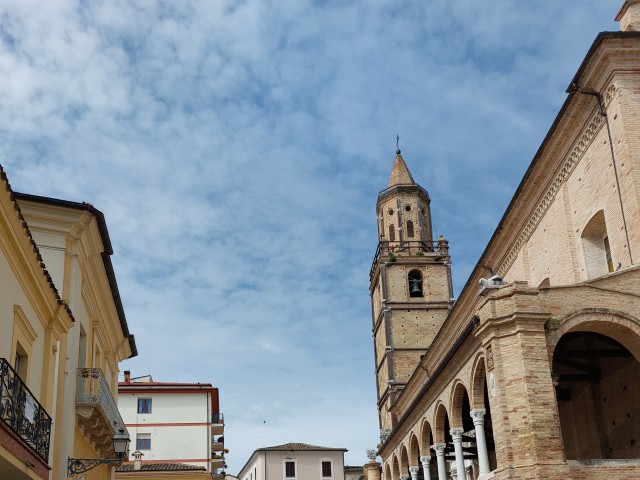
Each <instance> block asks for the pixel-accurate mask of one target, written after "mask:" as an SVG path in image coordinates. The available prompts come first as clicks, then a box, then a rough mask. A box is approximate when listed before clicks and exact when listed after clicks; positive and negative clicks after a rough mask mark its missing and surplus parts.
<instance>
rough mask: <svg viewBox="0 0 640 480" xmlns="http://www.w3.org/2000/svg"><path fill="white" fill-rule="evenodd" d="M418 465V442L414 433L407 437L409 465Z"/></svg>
mask: <svg viewBox="0 0 640 480" xmlns="http://www.w3.org/2000/svg"><path fill="white" fill-rule="evenodd" d="M419 465H420V443H419V442H418V437H416V435H415V433H412V434H411V436H410V437H409V466H410V467H417V466H419Z"/></svg>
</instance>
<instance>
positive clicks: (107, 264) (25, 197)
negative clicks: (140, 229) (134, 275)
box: [14, 192, 138, 358]
mask: <svg viewBox="0 0 640 480" xmlns="http://www.w3.org/2000/svg"><path fill="white" fill-rule="evenodd" d="M14 195H15V197H16V199H18V200H21V201H25V202H33V203H40V204H44V205H51V206H55V207H63V208H71V209H74V210H83V211H86V212H88V213H90V214H91V215H93V217H94V218H95V219H96V223H97V224H98V231H99V232H100V239H101V240H102V244H103V246H104V251H103V252H102V254H101V257H102V263H103V265H104V270H105V273H106V274H107V280H108V281H109V287H110V289H111V296H112V298H113V303H114V304H115V307H116V312H117V313H118V319H119V320H120V327H121V328H122V333H123V335H124V337H125V338H126V339H128V340H129V347H130V348H131V356H130V357H129V358H133V357H136V356H137V355H138V348H137V347H136V342H135V338H134V335H132V334H131V333H130V332H129V326H128V325H127V318H126V316H125V314H124V307H123V305H122V298H121V297H120V291H119V290H118V283H117V282H116V274H115V271H114V269H113V264H112V263H111V255H113V247H112V245H111V239H110V238H109V232H108V231H107V222H106V221H105V218H104V214H103V213H102V212H101V211H100V210H98V209H97V208H95V207H94V206H93V205H91V204H90V203H85V202H82V203H79V202H73V201H70V200H61V199H58V198H51V197H43V196H40V195H31V194H28V193H19V192H14Z"/></svg>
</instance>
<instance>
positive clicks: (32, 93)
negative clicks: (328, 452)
mask: <svg viewBox="0 0 640 480" xmlns="http://www.w3.org/2000/svg"><path fill="white" fill-rule="evenodd" d="M620 3H621V2H620V0H606V1H602V0H585V1H583V2H557V1H555V0H544V1H539V2H527V1H520V2H513V1H506V0H499V1H492V2H473V1H469V0H458V1H456V2H450V1H445V0H436V1H432V2H422V3H419V4H416V3H412V2H406V1H403V2H391V1H376V2H364V1H357V0H351V1H349V0H335V1H311V0H295V1H294V0H284V1H283V0H279V1H277V2H275V1H258V0H246V1H231V0H220V1H216V2H182V1H176V2H162V1H153V0H145V1H141V2H128V1H124V0H121V1H110V2H81V1H76V2H74V1H62V0H60V1H57V0H55V1H49V2H40V1H34V0H31V1H28V0H5V1H4V2H3V3H2V5H1V6H0V112H2V113H1V114H0V162H2V164H3V165H4V166H5V168H6V169H7V171H8V173H9V175H10V178H11V180H12V184H13V186H14V187H15V188H16V189H17V190H20V191H25V192H29V193H35V194H40V195H49V196H54V197H61V198H66V199H71V200H79V201H81V200H84V201H88V202H91V203H93V204H94V205H95V206H96V207H98V208H99V209H101V210H102V211H103V212H104V213H105V215H106V218H107V222H108V225H109V231H110V234H111V237H112V241H113V243H114V247H115V251H116V254H115V255H114V258H113V261H114V264H115V267H116V273H117V276H118V282H119V286H120V290H121V294H122V297H123V299H124V302H125V309H126V312H127V318H128V321H129V324H130V328H131V330H132V332H133V333H135V334H136V339H137V342H138V347H139V351H140V356H139V357H138V358H136V359H133V360H131V361H128V362H127V363H126V365H125V367H126V368H130V369H132V370H133V374H134V375H136V374H137V373H140V374H145V373H147V372H148V371H151V373H152V374H153V375H154V376H155V377H156V378H157V379H166V380H179V379H180V380H194V381H211V382H213V383H215V384H217V385H218V386H219V387H220V388H221V392H222V406H223V409H224V410H225V414H226V418H227V423H228V427H227V429H228V432H227V435H226V439H227V444H228V447H229V448H230V449H231V453H230V455H229V457H228V463H229V465H230V469H229V470H230V472H234V473H235V472H236V471H237V470H238V469H239V468H240V467H241V466H242V464H243V463H244V461H245V460H246V459H247V458H248V456H249V455H250V453H251V452H252V451H253V450H254V449H255V448H258V447H261V446H266V445H270V444H277V443H284V442H286V441H294V440H297V441H305V440H306V441H309V442H311V443H319V444H327V445H332V446H338V447H346V448H349V449H350V452H349V453H348V454H347V461H348V462H349V463H352V464H357V463H362V462H364V461H365V449H366V448H373V447H375V444H376V443H377V442H378V437H377V419H376V407H375V401H376V399H375V388H374V386H375V377H374V370H373V358H372V357H373V354H372V340H371V324H370V312H369V308H370V307H369V297H368V270H369V267H370V262H371V260H372V256H373V253H374V250H375V246H376V232H375V217H374V205H375V200H376V195H377V193H378V191H379V190H381V189H383V188H384V187H385V186H386V183H387V180H388V175H389V170H390V167H391V163H392V160H393V153H394V149H395V145H394V140H395V135H396V133H400V138H401V140H400V141H401V148H402V150H403V154H404V157H405V159H406V161H407V162H408V164H409V167H410V169H411V171H412V173H413V175H414V177H415V178H416V179H417V181H419V182H420V183H421V184H422V185H423V186H424V187H425V188H427V189H428V190H429V192H430V194H431V197H432V211H433V216H434V224H435V228H436V229H437V231H438V233H444V234H445V235H447V237H448V238H449V240H450V242H451V251H452V255H453V261H454V278H455V284H456V288H457V290H459V288H460V287H461V285H463V284H464V282H465V281H466V276H467V274H468V273H469V271H470V269H471V267H472V266H473V264H474V263H475V261H476V260H477V258H478V256H479V255H480V253H481V251H482V249H483V248H484V245H485V243H486V241H487V239H488V238H489V236H490V234H491V232H492V230H493V228H495V225H496V224H497V222H498V219H499V217H500V215H501V213H502V211H503V209H504V208H505V206H506V205H507V203H508V201H509V199H510V196H511V194H512V192H513V191H514V189H515V187H516V185H517V183H518V182H519V178H520V176H521V175H522V173H523V172H524V170H525V169H526V167H527V165H528V162H529V161H530V159H531V158H532V156H533V154H534V152H535V150H536V149H537V147H538V145H539V143H540V141H541V139H542V138H543V136H544V134H545V132H546V130H547V129H548V127H549V125H550V123H551V121H552V119H553V117H554V116H555V114H556V112H557V109H558V108H559V106H560V104H561V102H562V101H563V99H564V93H563V92H564V88H565V87H566V84H567V83H568V81H569V80H570V78H571V76H572V74H573V72H574V71H575V69H576V68H577V66H578V65H579V63H580V61H581V59H582V58H583V56H584V54H585V52H586V51H587V48H588V46H589V45H590V43H591V41H592V40H593V38H594V37H595V35H596V33H597V32H598V31H600V30H607V29H609V30H611V29H616V28H617V26H616V25H615V24H614V23H613V22H612V20H611V19H612V17H613V16H614V15H615V13H616V11H617V9H618V7H619V6H620ZM294 437H295V438H294Z"/></svg>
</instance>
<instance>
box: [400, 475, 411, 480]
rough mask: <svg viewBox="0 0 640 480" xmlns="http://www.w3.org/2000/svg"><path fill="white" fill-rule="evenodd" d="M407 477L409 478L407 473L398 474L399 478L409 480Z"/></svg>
mask: <svg viewBox="0 0 640 480" xmlns="http://www.w3.org/2000/svg"><path fill="white" fill-rule="evenodd" d="M409 478H411V477H410V476H409V475H407V474H406V473H403V474H402V475H400V480H409Z"/></svg>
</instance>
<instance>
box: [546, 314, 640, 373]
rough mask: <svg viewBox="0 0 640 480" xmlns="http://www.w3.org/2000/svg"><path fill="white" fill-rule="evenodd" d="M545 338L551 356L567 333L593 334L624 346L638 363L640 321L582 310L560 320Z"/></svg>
mask: <svg viewBox="0 0 640 480" xmlns="http://www.w3.org/2000/svg"><path fill="white" fill-rule="evenodd" d="M552 332H553V333H551V334H549V335H548V337H547V342H548V345H549V347H550V350H551V352H550V353H551V354H553V350H554V349H555V347H556V346H557V344H558V342H559V341H560V338H561V337H562V336H563V335H564V334H566V333H569V332H595V333H599V334H601V335H605V336H607V337H611V338H613V339H614V340H615V341H617V342H619V343H620V344H622V345H624V346H625V348H626V349H627V350H629V351H630V352H631V353H632V354H633V356H634V357H635V358H636V360H638V361H640V320H639V319H637V318H636V317H634V316H633V315H628V314H626V313H624V312H620V311H616V310H603V309H584V310H581V311H580V312H576V313H573V314H571V315H568V316H566V317H564V318H563V319H561V320H560V321H559V322H558V327H557V328H556V329H554V330H552Z"/></svg>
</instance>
